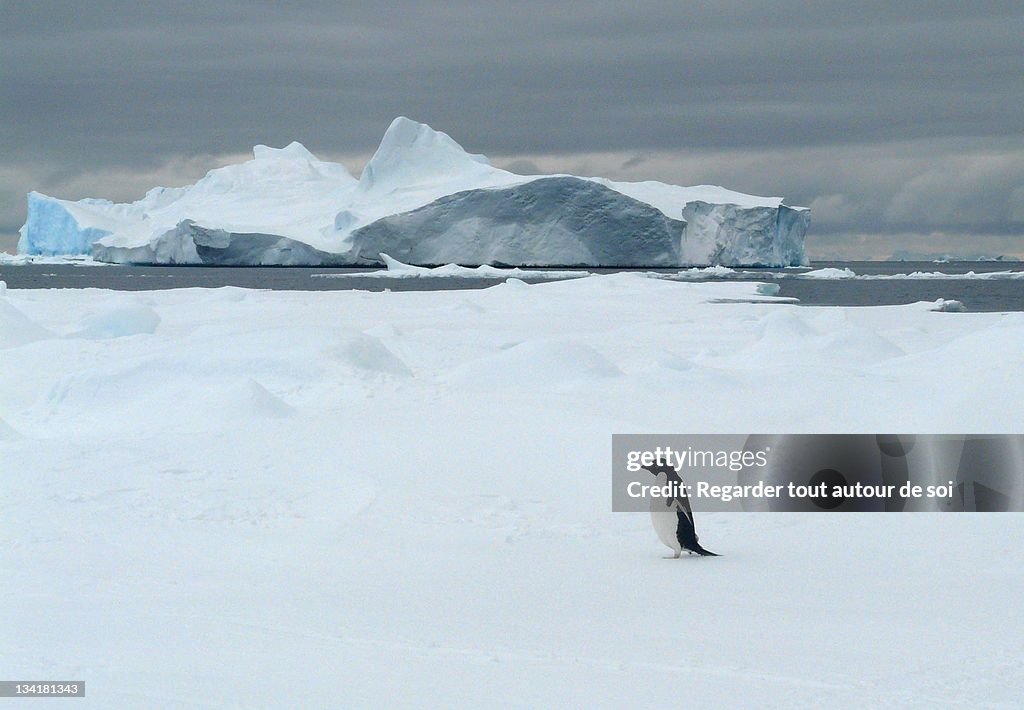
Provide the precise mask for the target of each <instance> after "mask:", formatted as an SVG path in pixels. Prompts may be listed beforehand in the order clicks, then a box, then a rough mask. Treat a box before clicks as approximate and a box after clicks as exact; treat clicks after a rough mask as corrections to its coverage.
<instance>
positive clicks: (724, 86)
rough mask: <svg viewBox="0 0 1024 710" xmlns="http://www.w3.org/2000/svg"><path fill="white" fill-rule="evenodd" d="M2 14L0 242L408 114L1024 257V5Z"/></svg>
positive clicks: (842, 232)
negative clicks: (43, 220) (29, 226)
mask: <svg viewBox="0 0 1024 710" xmlns="http://www.w3.org/2000/svg"><path fill="white" fill-rule="evenodd" d="M175 5H179V7H175ZM438 5H440V4H438V3H431V2H403V1H401V0H398V1H395V2H389V3H365V4H360V5H358V6H355V7H346V3H338V2H336V1H323V2H298V1H293V2H289V3H271V2H220V3H195V4H193V3H168V2H166V0H162V1H161V2H149V1H146V0H135V1H134V2H96V1H95V0H94V1H91V2H88V3H84V2H46V1H45V0H36V1H34V2H31V3H14V2H4V3H2V4H0V127H2V130H0V235H6V237H0V239H6V241H0V248H3V247H8V248H10V247H11V246H12V242H11V238H12V237H11V235H13V233H14V232H15V231H16V230H17V228H18V227H19V226H20V225H21V224H22V222H23V221H24V216H25V193H26V192H28V191H29V190H31V189H36V190H40V191H42V192H46V193H48V194H53V195H56V196H58V197H65V198H73V199H77V198H80V197H85V196H93V197H107V198H111V199H115V200H118V201H122V200H133V199H137V198H139V197H141V196H142V194H143V193H144V192H145V191H146V190H147V189H148V188H150V187H153V186H154V185H156V184H164V185H181V184H187V183H189V182H192V181H194V180H195V179H197V178H199V177H201V176H202V175H203V174H204V173H205V172H206V170H208V169H210V168H213V167H217V166H218V165H222V164H225V163H227V162H232V161H236V160H240V159H243V158H244V155H245V154H246V153H248V151H249V150H250V149H251V147H252V145H253V144H256V143H266V144H270V145H284V144H286V143H288V142H289V141H291V140H299V141H301V142H302V143H304V144H305V145H306V146H307V147H308V148H310V149H311V150H312V151H313V152H314V153H316V154H318V155H319V156H321V157H324V158H332V159H338V160H341V161H342V162H344V163H345V164H346V165H348V167H349V168H350V170H352V171H353V172H354V173H356V174H358V172H359V170H360V169H361V167H362V163H363V162H364V161H365V160H366V158H367V157H368V156H369V155H370V154H371V153H372V152H373V150H374V149H375V147H376V144H377V141H379V139H380V136H381V134H382V133H383V132H384V129H385V128H386V127H387V125H388V123H389V122H390V121H391V119H392V118H394V117H395V116H396V115H399V114H401V115H406V116H409V117H410V118H413V119H415V120H418V121H423V122H426V123H429V124H431V125H432V126H433V127H434V128H437V129H439V130H443V131H445V132H447V133H449V134H450V135H451V136H452V137H453V138H455V139H456V140H457V141H459V142H460V143H461V144H462V145H463V146H464V147H465V148H467V149H468V150H470V151H471V152H475V153H484V154H486V155H488V156H489V157H491V159H492V162H494V163H495V164H497V165H500V166H503V167H506V166H512V167H513V169H515V168H517V167H518V168H519V169H525V170H532V169H536V168H539V169H541V170H543V171H556V170H557V171H566V172H573V173H578V174H600V175H605V176H608V177H613V178H620V179H657V180H662V181H666V182H674V183H680V184H699V183H714V184H721V185H725V186H726V187H730V188H733V189H737V190H741V191H743V192H750V193H755V194H762V195H781V196H784V197H786V199H787V202H789V203H790V204H801V205H809V206H811V207H812V208H813V222H812V227H811V231H810V233H809V234H808V249H809V251H810V253H811V255H812V257H822V256H828V255H839V256H846V257H858V256H866V255H873V256H876V257H878V256H887V255H889V254H890V253H892V252H893V251H896V250H898V249H910V250H916V251H929V252H943V251H950V252H954V253H979V252H980V253H988V254H998V253H1007V254H1017V255H1024V49H1022V39H1021V38H1022V37H1024V3H1021V2H1020V0H1013V1H1007V2H975V3H964V2H944V1H942V0H932V1H929V2H918V1H913V0H911V1H903V2H899V3H893V2H891V1H886V2H860V3H854V2H836V3H806V2H794V1H791V0H782V1H776V2H754V1H753V0H716V1H714V2H685V1H680V0H676V1H675V2H634V3H628V4H627V3H610V2H603V1H602V0H596V1H594V2H589V3H572V4H570V3H565V2H561V3H553V2H531V1H529V0H527V1H521V2H517V3H506V2H488V0H476V1H475V2H447V3H443V7H439V6H438Z"/></svg>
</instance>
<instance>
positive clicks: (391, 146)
mask: <svg viewBox="0 0 1024 710" xmlns="http://www.w3.org/2000/svg"><path fill="white" fill-rule="evenodd" d="M491 170H493V168H491V167H490V162H489V161H488V160H487V158H485V157H484V156H482V155H474V154H472V153H467V152H466V150H465V149H464V148H463V147H462V146H461V145H459V144H458V143H456V142H455V141H454V140H453V139H452V137H451V136H449V135H448V134H447V133H442V132H441V131H435V130H434V129H433V128H431V127H430V126H428V125H427V124H425V123H417V122H416V121H413V120H410V119H408V118H406V117H405V116H399V117H398V118H396V119H395V120H394V121H392V122H391V125H390V126H388V130H387V131H386V132H385V133H384V137H383V138H382V139H381V141H380V145H379V146H378V147H377V152H376V153H374V154H373V157H372V158H370V162H368V163H367V164H366V167H365V168H363V173H362V175H361V176H360V178H359V188H360V189H361V190H364V191H370V190H373V191H375V192H388V191H391V190H394V189H396V188H399V187H407V186H410V185H416V184H422V183H425V182H434V181H437V180H441V179H451V178H453V177H455V176H459V175H463V174H465V173H480V172H490V171H491Z"/></svg>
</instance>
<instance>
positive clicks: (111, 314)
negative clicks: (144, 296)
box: [69, 305, 160, 340]
mask: <svg viewBox="0 0 1024 710" xmlns="http://www.w3.org/2000/svg"><path fill="white" fill-rule="evenodd" d="M159 325H160V316H159V315H158V314H157V312H156V311H154V310H153V309H152V308H150V307H149V306H142V305H131V306H121V307H118V308H111V309H109V310H105V311H103V312H101V313H97V314H95V315H92V316H89V317H88V318H86V319H85V321H84V322H83V323H82V327H81V328H80V329H79V330H77V331H76V332H74V333H72V334H71V335H70V336H69V337H72V338H89V339H93V340H105V339H108V338H124V337H128V336H131V335H151V334H153V333H155V332H156V329H157V327H158V326H159Z"/></svg>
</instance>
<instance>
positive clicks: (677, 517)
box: [644, 463, 719, 560]
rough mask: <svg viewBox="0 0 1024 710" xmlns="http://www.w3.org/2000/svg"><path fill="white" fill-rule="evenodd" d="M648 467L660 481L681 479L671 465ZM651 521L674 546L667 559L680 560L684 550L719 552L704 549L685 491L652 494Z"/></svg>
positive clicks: (706, 553) (711, 554)
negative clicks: (666, 495) (676, 494)
mask: <svg viewBox="0 0 1024 710" xmlns="http://www.w3.org/2000/svg"><path fill="white" fill-rule="evenodd" d="M644 468H645V470H647V471H648V472H650V473H651V474H653V475H654V476H655V477H656V478H657V479H658V485H659V486H664V485H667V484H668V483H669V482H670V481H677V482H679V483H682V481H680V479H679V474H677V473H676V471H675V469H674V468H672V467H671V466H666V465H663V464H660V463H659V464H655V465H652V466H650V467H647V466H645V467H644ZM651 523H652V524H653V525H654V532H655V533H657V535H658V539H659V540H661V542H662V543H663V544H664V545H665V546H666V547H668V548H669V549H670V550H672V553H673V554H672V557H666V558H665V559H676V560H678V559H679V558H680V557H681V556H682V554H683V550H686V552H687V554H689V555H693V554H697V555H701V556H703V557H718V556H719V555H718V554H717V553H714V552H711V551H710V550H705V549H704V548H703V547H702V546H701V544H700V542H699V538H698V537H697V529H696V527H694V524H693V509H692V508H691V507H690V499H689V498H687V497H686V494H685V493H684V494H683V495H682V496H681V497H676V498H657V497H652V498H651Z"/></svg>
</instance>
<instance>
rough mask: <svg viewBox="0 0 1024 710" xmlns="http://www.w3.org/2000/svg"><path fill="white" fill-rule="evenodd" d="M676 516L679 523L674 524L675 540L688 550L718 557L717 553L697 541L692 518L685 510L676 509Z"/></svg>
mask: <svg viewBox="0 0 1024 710" xmlns="http://www.w3.org/2000/svg"><path fill="white" fill-rule="evenodd" d="M676 517H678V518H679V524H678V525H677V526H676V540H678V541H679V544H680V546H682V548H683V549H684V550H690V551H691V552H696V553H697V554H698V555H704V556H705V557H718V554H717V553H714V552H711V551H710V550H705V549H704V548H703V547H701V546H700V543H699V542H697V530H696V529H695V528H694V527H693V519H692V518H691V517H690V515H689V514H688V513H687V512H686V511H685V510H678V511H676Z"/></svg>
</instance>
